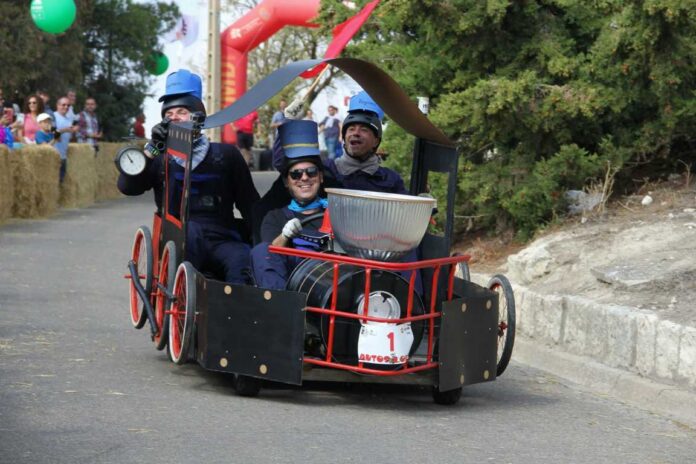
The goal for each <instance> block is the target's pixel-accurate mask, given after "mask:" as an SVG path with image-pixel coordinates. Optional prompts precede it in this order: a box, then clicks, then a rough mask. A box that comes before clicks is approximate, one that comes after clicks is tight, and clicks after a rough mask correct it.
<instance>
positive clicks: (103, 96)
mask: <svg viewBox="0 0 696 464" xmlns="http://www.w3.org/2000/svg"><path fill="white" fill-rule="evenodd" d="M18 3H22V2H11V1H0V7H1V8H2V12H3V14H2V15H0V53H2V56H4V57H5V60H4V61H3V78H2V81H1V82H2V85H3V89H4V90H5V92H6V95H8V96H10V98H12V96H13V95H15V97H14V99H15V100H18V103H21V100H23V98H24V97H26V96H27V95H29V94H31V93H33V92H35V91H36V90H39V89H41V90H46V91H47V92H48V93H49V94H50V95H51V96H53V102H52V104H55V101H56V99H57V98H58V97H60V96H62V95H65V93H66V92H67V90H68V89H69V88H74V89H75V90H76V91H77V94H78V99H79V100H80V101H83V100H84V98H86V97H87V96H91V97H94V98H96V100H97V103H98V105H99V109H98V112H99V118H100V121H101V123H102V125H103V128H104V133H105V136H106V138H107V139H108V140H118V139H119V138H121V137H123V136H125V135H127V134H128V120H129V118H131V117H133V116H135V115H137V114H138V113H139V112H140V107H141V106H142V103H143V100H144V98H145V94H146V92H147V88H148V84H149V82H150V80H151V77H150V73H149V72H148V71H147V70H146V68H145V64H146V62H147V60H148V58H149V57H150V55H151V54H152V52H154V51H157V50H159V49H160V47H159V45H158V37H159V35H160V34H161V33H162V32H164V31H166V30H168V29H170V28H171V27H172V26H173V25H174V22H175V19H176V17H177V16H178V9H177V7H176V6H175V5H170V4H168V3H165V2H158V3H143V4H140V3H138V4H135V3H133V2H132V1H131V0H96V1H89V0H77V1H76V2H75V3H76V6H77V18H76V20H75V22H74V23H73V25H72V26H71V27H70V28H69V29H68V30H67V31H66V32H64V33H63V34H58V35H52V34H48V33H45V32H42V31H40V30H39V29H38V28H37V27H36V26H35V25H34V23H33V21H32V19H31V15H30V11H29V5H28V3H26V4H22V5H18Z"/></svg>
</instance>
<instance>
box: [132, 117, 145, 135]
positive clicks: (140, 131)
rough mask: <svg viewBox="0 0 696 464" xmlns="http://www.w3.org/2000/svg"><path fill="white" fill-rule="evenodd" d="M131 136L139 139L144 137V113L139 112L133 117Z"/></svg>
mask: <svg viewBox="0 0 696 464" xmlns="http://www.w3.org/2000/svg"><path fill="white" fill-rule="evenodd" d="M133 137H137V138H139V139H144V138H145V114H144V113H140V114H139V115H137V116H136V117H135V123H134V124H133Z"/></svg>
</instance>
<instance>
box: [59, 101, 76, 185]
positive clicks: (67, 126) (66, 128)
mask: <svg viewBox="0 0 696 464" xmlns="http://www.w3.org/2000/svg"><path fill="white" fill-rule="evenodd" d="M56 106H57V108H56V113H55V114H54V116H55V119H56V132H57V137H58V141H57V142H56V145H55V147H56V148H57V149H58V153H60V181H61V182H63V178H64V177H65V169H66V167H67V163H68V144H69V143H70V139H71V138H72V136H73V134H74V133H75V132H77V124H76V122H75V120H74V119H72V118H70V117H69V116H68V107H69V106H70V100H69V99H68V97H60V98H59V99H58V104H57V105H56Z"/></svg>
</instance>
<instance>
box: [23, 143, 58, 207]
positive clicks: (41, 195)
mask: <svg viewBox="0 0 696 464" xmlns="http://www.w3.org/2000/svg"><path fill="white" fill-rule="evenodd" d="M23 150H24V152H25V154H26V156H28V157H29V159H30V160H34V161H33V166H32V168H33V169H34V170H35V174H34V178H35V179H36V211H37V214H38V215H39V216H40V217H46V216H50V215H52V214H54V213H55V212H56V211H57V210H58V201H59V199H60V154H58V150H56V149H55V148H54V147H52V146H49V145H29V146H27V147H26V148H24V149H23Z"/></svg>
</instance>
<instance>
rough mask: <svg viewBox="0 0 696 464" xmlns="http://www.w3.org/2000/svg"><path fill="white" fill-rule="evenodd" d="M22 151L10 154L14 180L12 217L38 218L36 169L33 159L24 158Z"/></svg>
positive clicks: (14, 151)
mask: <svg viewBox="0 0 696 464" xmlns="http://www.w3.org/2000/svg"><path fill="white" fill-rule="evenodd" d="M24 153H25V151H24V149H23V148H22V149H18V150H13V151H12V152H11V154H10V169H11V170H12V176H13V178H14V185H15V189H14V190H15V194H14V204H13V205H12V216H13V217H19V218H35V217H38V216H39V213H38V210H37V208H36V191H37V188H36V168H35V166H34V161H35V160H34V159H32V157H30V156H24Z"/></svg>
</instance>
